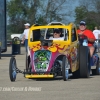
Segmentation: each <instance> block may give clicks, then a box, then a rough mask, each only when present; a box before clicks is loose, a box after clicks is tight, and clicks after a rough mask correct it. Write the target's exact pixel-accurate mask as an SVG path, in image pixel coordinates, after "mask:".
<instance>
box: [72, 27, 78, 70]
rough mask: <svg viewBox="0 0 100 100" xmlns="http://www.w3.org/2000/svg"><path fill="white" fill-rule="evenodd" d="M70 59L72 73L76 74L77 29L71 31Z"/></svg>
mask: <svg viewBox="0 0 100 100" xmlns="http://www.w3.org/2000/svg"><path fill="white" fill-rule="evenodd" d="M70 57H71V71H72V72H74V71H76V70H77V69H78V37H77V33H76V29H75V27H73V28H72V29H71V45H70Z"/></svg>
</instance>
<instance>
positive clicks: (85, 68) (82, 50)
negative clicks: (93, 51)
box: [79, 46, 91, 78]
mask: <svg viewBox="0 0 100 100" xmlns="http://www.w3.org/2000/svg"><path fill="white" fill-rule="evenodd" d="M79 66H80V68H79V70H80V77H82V78H88V77H89V76H90V69H91V67H90V52H89V48H88V47H87V46H80V47H79Z"/></svg>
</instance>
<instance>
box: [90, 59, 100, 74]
mask: <svg viewBox="0 0 100 100" xmlns="http://www.w3.org/2000/svg"><path fill="white" fill-rule="evenodd" d="M92 74H93V75H100V63H99V59H98V61H97V64H96V69H92Z"/></svg>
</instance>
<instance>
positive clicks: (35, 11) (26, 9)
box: [7, 0, 100, 33]
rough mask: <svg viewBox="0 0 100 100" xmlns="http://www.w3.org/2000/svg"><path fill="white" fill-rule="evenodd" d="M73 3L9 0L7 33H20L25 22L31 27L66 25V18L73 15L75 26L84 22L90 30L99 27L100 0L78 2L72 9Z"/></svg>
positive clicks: (44, 0) (56, 0)
mask: <svg viewBox="0 0 100 100" xmlns="http://www.w3.org/2000/svg"><path fill="white" fill-rule="evenodd" d="M74 2H75V0H70V2H69V0H10V1H8V2H7V16H8V19H7V20H8V21H7V22H8V26H7V31H8V32H9V33H22V32H23V30H24V24H25V23H26V22H29V23H30V24H31V25H32V24H35V23H38V24H40V25H46V24H48V23H50V22H52V21H59V22H64V24H68V23H69V20H68V17H70V20H71V17H72V16H73V13H75V16H74V17H75V21H74V23H76V25H78V23H79V22H80V20H85V21H86V22H87V25H88V28H89V29H91V30H93V28H94V27H95V26H99V25H100V0H95V1H94V0H90V1H87V0H84V1H83V0H79V5H78V6H77V7H76V8H75V9H72V8H73V4H74ZM70 22H71V21H70Z"/></svg>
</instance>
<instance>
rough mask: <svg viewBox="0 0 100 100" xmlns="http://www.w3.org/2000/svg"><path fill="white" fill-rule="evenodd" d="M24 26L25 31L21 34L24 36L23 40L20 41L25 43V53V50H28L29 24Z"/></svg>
mask: <svg viewBox="0 0 100 100" xmlns="http://www.w3.org/2000/svg"><path fill="white" fill-rule="evenodd" d="M24 25H25V30H24V32H23V35H24V36H23V39H22V43H25V49H26V52H27V48H28V33H29V27H30V24H29V23H26V24H24Z"/></svg>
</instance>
